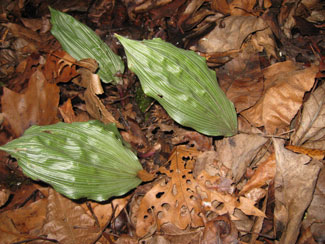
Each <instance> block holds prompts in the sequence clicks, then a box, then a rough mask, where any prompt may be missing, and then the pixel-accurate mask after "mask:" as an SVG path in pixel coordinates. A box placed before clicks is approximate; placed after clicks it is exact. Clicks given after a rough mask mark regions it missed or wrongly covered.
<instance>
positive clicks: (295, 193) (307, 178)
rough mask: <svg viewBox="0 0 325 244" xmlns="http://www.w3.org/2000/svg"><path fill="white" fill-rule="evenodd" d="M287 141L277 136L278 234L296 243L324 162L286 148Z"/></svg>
mask: <svg viewBox="0 0 325 244" xmlns="http://www.w3.org/2000/svg"><path fill="white" fill-rule="evenodd" d="M283 144H284V142H283V141H282V140H280V139H273V145H274V150H275V158H276V175H275V186H274V187H275V210H274V219H275V226H276V233H279V234H280V235H281V238H280V241H279V243H280V244H282V243H283V244H284V243H295V242H296V240H297V237H298V235H299V228H300V225H301V220H302V217H303V214H304V212H305V210H306V208H307V207H308V206H309V204H310V202H311V200H312V196H313V192H314V189H315V185H316V181H317V176H318V173H319V170H320V167H321V165H320V163H319V162H318V161H317V160H313V161H311V158H310V157H308V156H306V155H303V154H296V153H294V152H291V151H289V150H286V149H285V148H284V146H283Z"/></svg>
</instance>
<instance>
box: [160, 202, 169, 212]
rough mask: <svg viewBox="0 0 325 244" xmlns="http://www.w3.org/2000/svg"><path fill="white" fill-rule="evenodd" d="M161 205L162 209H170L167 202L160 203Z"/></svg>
mask: <svg viewBox="0 0 325 244" xmlns="http://www.w3.org/2000/svg"><path fill="white" fill-rule="evenodd" d="M161 207H163V208H164V209H166V210H167V211H168V210H169V209H170V204H169V203H163V204H161Z"/></svg>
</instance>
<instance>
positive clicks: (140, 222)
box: [136, 146, 203, 237]
mask: <svg viewBox="0 0 325 244" xmlns="http://www.w3.org/2000/svg"><path fill="white" fill-rule="evenodd" d="M198 154H199V152H198V151H196V150H195V149H190V148H189V149H186V147H184V146H183V147H176V148H175V149H174V151H173V153H172V154H171V156H170V158H169V163H170V165H169V167H168V169H166V168H164V167H163V168H161V169H160V171H161V173H163V174H166V175H167V176H168V178H162V179H160V180H159V181H158V182H157V183H156V184H155V186H154V187H153V188H152V189H151V190H150V191H149V192H147V193H146V195H145V196H144V198H143V199H142V201H141V204H140V207H139V210H138V215H137V226H136V232H137V235H138V236H140V237H142V236H144V235H145V234H147V233H148V230H149V228H150V227H151V226H153V225H154V224H156V225H157V230H158V231H159V230H160V227H161V225H163V224H164V223H172V224H174V225H175V226H176V227H177V228H180V229H185V228H186V227H187V226H189V225H191V226H193V227H198V226H202V225H203V222H202V219H201V218H200V217H199V216H198V214H199V213H200V210H201V206H200V202H199V201H197V199H196V198H195V197H194V194H195V192H196V189H195V186H196V185H197V184H195V180H194V178H193V176H192V174H191V173H192V170H191V169H190V167H189V166H190V164H193V163H194V158H193V157H195V156H197V155H198Z"/></svg>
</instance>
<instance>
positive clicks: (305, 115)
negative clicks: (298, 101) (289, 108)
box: [291, 83, 325, 146]
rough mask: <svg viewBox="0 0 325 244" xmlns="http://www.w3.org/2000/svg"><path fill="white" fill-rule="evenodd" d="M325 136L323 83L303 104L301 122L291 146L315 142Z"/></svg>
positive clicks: (324, 86) (324, 93)
mask: <svg viewBox="0 0 325 244" xmlns="http://www.w3.org/2000/svg"><path fill="white" fill-rule="evenodd" d="M324 136H325V83H324V84H323V85H321V86H320V87H318V88H317V89H316V90H315V91H314V92H312V93H311V94H310V97H309V98H308V100H307V101H306V102H305V103H304V108H303V110H302V116H301V122H300V123H299V125H298V128H297V129H296V131H295V132H294V133H293V135H292V137H291V140H292V144H293V145H297V146H300V145H302V144H303V143H305V142H306V141H309V142H317V141H318V140H319V139H321V138H323V137H324Z"/></svg>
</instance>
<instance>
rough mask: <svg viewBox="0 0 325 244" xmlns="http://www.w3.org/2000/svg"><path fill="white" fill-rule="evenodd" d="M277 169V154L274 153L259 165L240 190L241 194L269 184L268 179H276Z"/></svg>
mask: <svg viewBox="0 0 325 244" xmlns="http://www.w3.org/2000/svg"><path fill="white" fill-rule="evenodd" d="M275 170H276V166H275V154H272V155H271V156H270V157H269V158H268V159H267V160H266V161H264V162H263V163H261V164H260V165H259V166H258V168H257V169H256V171H255V173H254V175H253V176H252V178H250V179H249V180H248V181H247V183H246V184H245V186H244V187H243V189H242V190H241V191H240V192H239V195H244V194H245V193H246V192H249V191H250V190H252V189H254V188H258V187H261V186H264V185H265V184H267V182H268V181H270V180H272V179H274V176H275Z"/></svg>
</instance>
